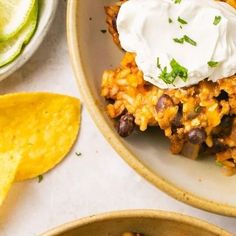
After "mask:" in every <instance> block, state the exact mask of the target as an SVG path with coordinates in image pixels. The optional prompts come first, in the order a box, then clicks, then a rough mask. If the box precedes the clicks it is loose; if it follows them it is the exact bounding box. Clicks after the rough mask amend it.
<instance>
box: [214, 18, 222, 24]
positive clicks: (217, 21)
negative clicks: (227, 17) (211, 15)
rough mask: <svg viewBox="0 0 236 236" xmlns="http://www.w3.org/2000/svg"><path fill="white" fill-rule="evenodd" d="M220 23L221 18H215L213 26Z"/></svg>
mask: <svg viewBox="0 0 236 236" xmlns="http://www.w3.org/2000/svg"><path fill="white" fill-rule="evenodd" d="M220 21H221V16H215V19H214V22H213V24H214V25H218V24H219V23H220Z"/></svg>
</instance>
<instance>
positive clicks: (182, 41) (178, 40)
mask: <svg viewBox="0 0 236 236" xmlns="http://www.w3.org/2000/svg"><path fill="white" fill-rule="evenodd" d="M173 40H174V42H176V43H181V44H183V43H184V38H179V39H178V38H174V39H173Z"/></svg>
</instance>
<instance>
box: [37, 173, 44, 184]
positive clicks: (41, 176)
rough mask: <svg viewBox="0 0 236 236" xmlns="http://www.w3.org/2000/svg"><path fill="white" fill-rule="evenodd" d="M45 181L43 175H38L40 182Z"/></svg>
mask: <svg viewBox="0 0 236 236" xmlns="http://www.w3.org/2000/svg"><path fill="white" fill-rule="evenodd" d="M42 181H43V175H39V176H38V183H41V182H42Z"/></svg>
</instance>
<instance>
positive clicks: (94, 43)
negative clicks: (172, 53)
mask: <svg viewBox="0 0 236 236" xmlns="http://www.w3.org/2000/svg"><path fill="white" fill-rule="evenodd" d="M112 2H115V1H112V0H86V1H85V0H69V1H68V22H67V32H68V42H69V49H70V55H71V59H72V63H73V67H74V71H75V74H76V76H77V80H78V84H79V88H80V91H81V93H82V95H83V97H84V101H85V103H86V105H87V108H88V109H89V110H90V113H91V115H92V117H93V119H94V121H95V122H96V124H97V125H98V127H99V128H100V130H101V131H102V133H103V134H104V136H105V137H106V138H107V140H108V141H109V142H110V143H111V145H112V146H113V147H114V148H115V149H116V150H117V151H118V152H119V154H120V155H121V156H122V157H123V158H124V159H125V161H126V162H127V163H128V164H129V165H131V166H132V167H133V168H134V169H135V170H136V171H137V172H139V173H140V174H141V175H142V176H144V177H145V178H146V179H148V180H149V181H150V182H152V183H153V184H154V185H155V186H157V187H158V188H160V189H161V190H163V191H165V192H166V193H168V194H169V195H171V196H173V197H174V198H176V199H178V200H181V201H183V202H185V203H187V204H191V205H193V206H195V207H198V208H201V209H204V210H207V211H211V212H215V213H219V214H223V215H228V216H236V188H235V186H236V176H233V177H226V176H224V175H223V174H222V173H221V171H220V168H219V167H217V166H216V165H215V164H214V160H213V158H207V159H205V160H197V161H192V160H189V159H186V158H184V157H181V156H174V155H172V154H171V153H170V151H169V148H168V145H169V144H168V141H167V140H166V138H164V136H163V134H162V133H159V132H158V131H157V129H151V130H149V131H148V132H144V133H136V134H134V135H132V136H131V137H129V138H128V139H121V138H120V137H119V136H118V135H117V133H116V131H115V129H114V124H113V123H112V122H111V120H110V119H109V118H108V117H107V115H106V112H105V101H104V99H103V98H102V97H101V96H100V84H101V76H102V73H103V70H105V69H108V68H112V67H114V66H117V65H118V63H119V61H120V60H121V58H122V52H120V51H119V49H118V48H117V47H116V46H115V45H114V43H113V42H112V39H111V37H110V35H109V34H108V33H107V34H104V33H101V29H106V24H105V14H104V6H105V5H107V4H110V3H112Z"/></svg>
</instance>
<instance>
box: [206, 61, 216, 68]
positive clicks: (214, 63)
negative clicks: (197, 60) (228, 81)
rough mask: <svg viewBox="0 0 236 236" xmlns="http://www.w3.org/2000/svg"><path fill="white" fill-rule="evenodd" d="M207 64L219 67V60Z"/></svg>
mask: <svg viewBox="0 0 236 236" xmlns="http://www.w3.org/2000/svg"><path fill="white" fill-rule="evenodd" d="M207 64H208V66H210V67H217V66H218V64H219V62H217V61H208V62H207Z"/></svg>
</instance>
